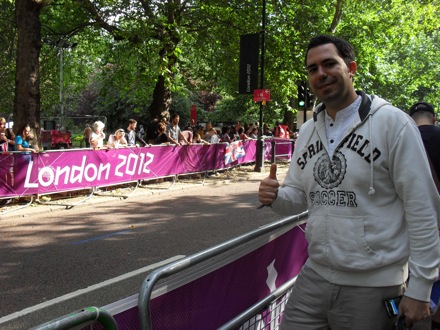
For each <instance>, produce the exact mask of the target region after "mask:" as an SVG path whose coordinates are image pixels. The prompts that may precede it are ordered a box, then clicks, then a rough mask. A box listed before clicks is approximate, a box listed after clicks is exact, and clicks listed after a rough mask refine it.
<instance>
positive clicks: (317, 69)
mask: <svg viewBox="0 0 440 330" xmlns="http://www.w3.org/2000/svg"><path fill="white" fill-rule="evenodd" d="M354 57H355V55H354V48H353V46H352V45H351V44H350V43H349V42H347V41H346V40H344V39H341V38H338V37H335V36H329V35H319V36H316V37H313V38H312V39H311V41H310V43H309V45H308V47H307V52H306V59H305V63H306V69H307V72H308V80H309V84H310V87H311V90H312V92H313V93H314V95H316V96H317V97H318V99H320V100H321V102H322V103H321V104H320V105H318V106H317V107H316V108H315V110H314V112H315V113H314V116H313V118H312V119H310V120H308V121H307V122H306V123H305V124H303V125H302V127H301V130H300V134H299V138H298V140H297V142H296V148H295V151H294V153H293V156H292V158H293V159H292V162H291V164H290V168H289V170H288V172H287V174H286V178H285V180H284V183H283V184H282V186H280V185H279V183H278V181H277V179H276V164H272V165H271V168H270V174H269V177H267V178H265V179H263V180H262V181H261V183H260V188H259V199H260V202H261V203H262V204H263V205H271V206H272V209H273V210H274V211H276V212H277V213H279V214H284V215H292V214H298V213H301V212H303V211H306V210H308V221H307V227H306V238H307V240H308V259H307V261H306V263H305V265H304V266H303V268H302V270H301V272H300V274H299V275H298V278H297V281H296V283H295V286H294V287H293V290H292V292H291V295H290V298H289V301H288V302H287V305H286V308H285V313H284V316H283V320H282V324H281V329H284V330H286V329H302V330H303V329H305V330H307V329H357V330H359V329H365V330H366V329H391V328H392V326H393V324H394V322H395V321H396V317H389V316H388V315H387V313H386V310H385V308H384V301H385V300H388V299H390V298H394V297H398V296H401V295H403V297H402V299H401V302H400V305H399V307H398V313H399V320H404V321H405V322H406V326H407V327H408V328H410V327H411V326H412V324H413V322H415V321H418V320H421V319H424V318H427V317H429V313H430V310H429V301H430V293H431V287H432V283H433V282H434V281H435V280H436V278H437V274H438V268H437V267H438V265H439V263H440V248H439V235H438V219H439V217H440V197H439V194H438V193H437V191H436V188H435V186H434V183H433V180H432V178H431V175H430V169H429V164H428V161H427V159H426V156H425V155H424V153H425V151H424V148H423V143H422V140H421V137H420V134H419V132H418V129H417V126H416V125H415V123H414V122H413V120H411V119H410V117H409V116H407V115H406V114H405V113H404V112H403V111H402V110H400V109H398V108H396V107H394V106H392V105H391V104H390V103H388V102H387V101H385V100H384V99H382V98H380V97H378V96H373V95H368V94H366V93H365V92H363V91H356V90H355V88H354V84H353V79H354V78H353V77H354V75H355V73H356V68H357V64H356V62H355V61H354ZM408 269H409V271H410V277H409V282H408V287H406V280H407V279H408ZM400 317H401V318H400Z"/></svg>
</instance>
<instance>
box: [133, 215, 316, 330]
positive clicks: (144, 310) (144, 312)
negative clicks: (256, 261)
mask: <svg viewBox="0 0 440 330" xmlns="http://www.w3.org/2000/svg"><path fill="white" fill-rule="evenodd" d="M307 216H308V212H307V211H306V212H303V213H301V214H299V215H295V216H291V217H287V218H284V219H282V220H280V221H278V222H275V223H272V224H269V225H267V226H264V227H261V228H258V229H256V230H254V231H251V232H249V233H247V234H244V235H241V236H239V237H236V238H234V239H231V240H229V241H227V242H224V243H222V244H219V245H217V246H214V247H212V248H209V249H206V250H204V251H201V252H199V253H196V254H194V255H191V256H188V257H186V258H183V259H180V260H178V261H175V262H173V263H171V264H168V265H165V266H163V267H161V268H158V269H156V270H154V271H153V272H152V273H151V274H149V275H148V276H147V277H146V278H145V280H144V281H143V283H142V286H141V290H140V292H139V298H138V307H139V317H140V323H141V329H146V330H152V322H151V310H150V307H151V306H150V299H151V295H152V293H153V288H154V286H155V285H156V284H157V282H158V281H159V280H160V279H162V278H165V277H168V276H171V275H173V274H176V273H178V272H180V271H183V270H185V269H188V268H190V267H192V266H195V265H197V264H199V263H201V262H203V261H206V260H208V259H210V258H213V257H215V256H217V255H219V254H222V253H224V252H227V251H229V250H232V249H233V248H235V247H238V246H240V245H242V244H244V243H246V242H248V241H250V240H253V239H255V238H258V237H260V236H262V235H264V234H267V233H270V232H272V231H274V230H277V229H280V228H282V227H285V226H287V225H292V224H296V225H300V224H303V223H305V222H306V219H307ZM277 291H278V290H277Z"/></svg>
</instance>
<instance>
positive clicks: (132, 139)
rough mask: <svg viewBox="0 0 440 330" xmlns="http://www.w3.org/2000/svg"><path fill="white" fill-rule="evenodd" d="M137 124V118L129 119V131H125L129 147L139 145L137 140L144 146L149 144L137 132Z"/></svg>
mask: <svg viewBox="0 0 440 330" xmlns="http://www.w3.org/2000/svg"><path fill="white" fill-rule="evenodd" d="M136 126H137V121H136V120H135V119H129V120H128V127H127V131H126V132H125V139H126V140H127V143H128V146H129V147H134V146H136V147H139V143H136V142H140V143H142V144H143V145H144V146H147V145H148V143H147V142H145V141H144V140H143V139H142V138H140V137H139V136H138V135H137V134H136Z"/></svg>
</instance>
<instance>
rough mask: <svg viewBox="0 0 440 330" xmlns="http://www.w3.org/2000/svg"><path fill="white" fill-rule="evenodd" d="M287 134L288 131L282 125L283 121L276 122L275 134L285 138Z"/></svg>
mask: <svg viewBox="0 0 440 330" xmlns="http://www.w3.org/2000/svg"><path fill="white" fill-rule="evenodd" d="M285 135H286V131H285V130H284V128H283V127H282V126H281V123H280V122H279V121H276V122H275V127H274V128H273V136H274V137H278V138H284V136H285Z"/></svg>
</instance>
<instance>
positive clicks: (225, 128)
mask: <svg viewBox="0 0 440 330" xmlns="http://www.w3.org/2000/svg"><path fill="white" fill-rule="evenodd" d="M229 133H230V127H229V126H223V127H222V142H227V143H231V142H232V140H231V137H230V135H229Z"/></svg>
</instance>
